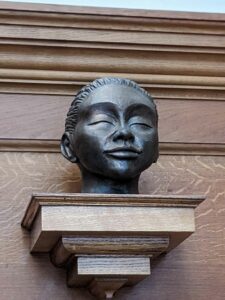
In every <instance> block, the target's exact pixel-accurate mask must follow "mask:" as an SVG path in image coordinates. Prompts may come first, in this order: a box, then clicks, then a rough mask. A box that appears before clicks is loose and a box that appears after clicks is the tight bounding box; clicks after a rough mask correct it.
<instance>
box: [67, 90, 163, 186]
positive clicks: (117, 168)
mask: <svg viewBox="0 0 225 300" xmlns="http://www.w3.org/2000/svg"><path fill="white" fill-rule="evenodd" d="M70 149H71V152H72V153H73V155H74V157H76V159H77V160H78V164H79V166H80V168H81V170H85V171H86V172H90V173H92V174H96V175H101V176H103V177H105V178H111V179H115V180H129V179H131V178H134V177H136V176H138V175H140V173H141V172H142V171H143V170H145V169H146V168H147V167H149V166H150V165H151V164H152V163H153V162H155V161H156V160H157V157H158V133H157V120H156V112H155V108H154V106H153V103H152V102H151V101H150V100H149V99H148V98H147V96H145V95H143V94H142V93H141V92H139V91H136V90H135V89H134V88H132V87H128V86H123V85H115V84H109V85H105V86H102V87H99V88H97V89H96V90H94V91H93V92H92V93H91V94H90V95H89V97H88V98H87V99H86V100H85V101H83V102H82V103H81V104H80V106H79V116H78V120H77V125H76V127H75V130H74V131H73V133H72V134H71V135H70Z"/></svg>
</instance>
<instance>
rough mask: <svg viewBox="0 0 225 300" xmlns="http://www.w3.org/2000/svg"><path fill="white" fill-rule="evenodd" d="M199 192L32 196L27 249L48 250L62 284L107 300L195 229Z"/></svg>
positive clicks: (145, 273)
mask: <svg viewBox="0 0 225 300" xmlns="http://www.w3.org/2000/svg"><path fill="white" fill-rule="evenodd" d="M204 199H205V198H204V197H203V196H179V195H167V196H162V195H125V194H123V195H120V194H118V195H116V194H115V195H113V194H110V195H109V194H79V193H77V194H66V193H64V194H47V193H42V194H34V195H33V196H32V197H31V200H30V203H29V205H28V207H27V210H26V212H25V215H24V218H23V220H22V226H23V227H24V228H26V229H27V230H30V232H31V252H32V253H35V252H49V253H50V258H51V261H52V263H53V264H54V265H55V266H57V267H64V268H66V269H67V285H68V286H71V287H87V288H88V289H89V290H90V292H91V293H92V294H93V295H95V296H96V297H97V298H98V299H111V298H112V297H113V295H114V294H115V292H116V291H117V290H118V289H119V288H121V287H122V286H124V285H134V284H136V283H137V282H139V281H141V280H143V279H144V278H145V277H146V276H149V275H150V273H151V269H150V260H151V259H154V258H155V257H157V256H159V255H160V254H162V253H167V252H168V251H170V250H171V249H173V248H174V247H176V246H178V245H179V244H180V243H181V242H182V241H184V240H185V239H186V238H187V237H188V236H189V235H190V234H192V233H193V232H194V230H195V221H194V209H195V208H196V207H197V206H198V205H199V204H200V203H201V202H202V201H203V200H204Z"/></svg>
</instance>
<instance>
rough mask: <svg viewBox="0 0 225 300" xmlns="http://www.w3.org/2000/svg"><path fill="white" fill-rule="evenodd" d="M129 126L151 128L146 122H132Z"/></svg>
mask: <svg viewBox="0 0 225 300" xmlns="http://www.w3.org/2000/svg"><path fill="white" fill-rule="evenodd" d="M130 126H140V127H143V128H146V129H147V128H152V126H151V125H149V124H146V123H132V124H130Z"/></svg>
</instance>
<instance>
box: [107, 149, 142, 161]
mask: <svg viewBox="0 0 225 300" xmlns="http://www.w3.org/2000/svg"><path fill="white" fill-rule="evenodd" d="M141 152H142V151H141V150H139V149H136V148H134V147H118V148H114V149H110V150H106V151H104V153H106V154H107V155H109V156H112V157H114V158H118V159H135V158H137V157H138V156H139V154H140V153H141Z"/></svg>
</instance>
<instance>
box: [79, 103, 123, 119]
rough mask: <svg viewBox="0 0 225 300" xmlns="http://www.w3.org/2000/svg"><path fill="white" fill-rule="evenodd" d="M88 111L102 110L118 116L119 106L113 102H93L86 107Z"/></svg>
mask: <svg viewBox="0 0 225 300" xmlns="http://www.w3.org/2000/svg"><path fill="white" fill-rule="evenodd" d="M85 111H86V113H92V112H96V111H98V112H102V113H104V114H105V113H112V114H113V115H115V116H118V112H117V108H116V106H115V104H113V103H111V102H99V103H95V104H91V105H90V106H88V107H87V108H86V109H85Z"/></svg>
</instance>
